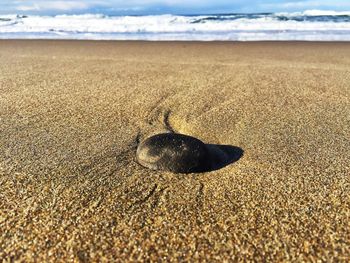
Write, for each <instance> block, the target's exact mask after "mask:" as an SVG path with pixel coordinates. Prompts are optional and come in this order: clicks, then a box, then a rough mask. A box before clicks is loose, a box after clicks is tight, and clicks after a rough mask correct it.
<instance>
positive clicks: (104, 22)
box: [0, 10, 350, 41]
mask: <svg viewBox="0 0 350 263" xmlns="http://www.w3.org/2000/svg"><path fill="white" fill-rule="evenodd" d="M0 39H93V40H199V41H213V40H233V41H259V40H280V41H287V40H306V41H350V11H349V12H335V11H317V10H309V11H305V12H300V13H255V14H214V15H149V16H107V15H103V14H97V15H96V14H85V15H57V16H23V15H17V14H11V15H0Z"/></svg>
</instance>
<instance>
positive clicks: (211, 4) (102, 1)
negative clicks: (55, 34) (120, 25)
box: [0, 0, 350, 14]
mask: <svg viewBox="0 0 350 263" xmlns="http://www.w3.org/2000/svg"><path fill="white" fill-rule="evenodd" d="M349 8H350V1H349V0H322V1H321V0H250V1H247V0H186V1H185V0H0V13H4V14H5V13H12V12H21V13H25V14H61V13H67V14H74V13H106V14H161V13H178V14H193V13H228V12H280V11H285V12H289V11H292V12H294V11H304V10H306V9H321V10H322V9H323V10H337V11H341V10H343V11H344V10H345V9H349Z"/></svg>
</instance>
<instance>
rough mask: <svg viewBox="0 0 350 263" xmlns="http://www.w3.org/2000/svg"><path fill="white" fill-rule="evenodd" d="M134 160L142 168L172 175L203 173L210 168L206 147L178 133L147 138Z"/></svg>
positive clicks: (141, 144)
mask: <svg viewBox="0 0 350 263" xmlns="http://www.w3.org/2000/svg"><path fill="white" fill-rule="evenodd" d="M136 158H137V161H138V163H139V164H141V165H142V166H144V167H147V168H150V169H153V170H164V171H170V172H174V173H195V172H203V171H206V170H208V168H209V166H210V155H209V152H208V149H207V148H206V145H205V144H204V143H203V142H202V141H200V140H198V139H196V138H194V137H191V136H188V135H184V134H179V133H162V134H157V135H154V136H152V137H149V138H148V139H146V140H145V141H143V142H142V143H140V145H139V146H138V148H137V152H136Z"/></svg>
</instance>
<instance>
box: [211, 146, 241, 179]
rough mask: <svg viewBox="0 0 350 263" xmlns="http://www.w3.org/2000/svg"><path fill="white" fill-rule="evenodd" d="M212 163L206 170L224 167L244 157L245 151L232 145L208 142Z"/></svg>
mask: <svg viewBox="0 0 350 263" xmlns="http://www.w3.org/2000/svg"><path fill="white" fill-rule="evenodd" d="M206 147H207V149H208V152H209V155H210V160H211V163H210V165H209V166H208V168H207V169H206V171H205V172H211V171H215V170H219V169H222V168H224V167H226V166H228V165H230V164H233V163H235V162H237V161H238V160H239V159H240V158H242V156H243V154H244V151H243V149H242V148H240V147H236V146H232V145H220V144H206Z"/></svg>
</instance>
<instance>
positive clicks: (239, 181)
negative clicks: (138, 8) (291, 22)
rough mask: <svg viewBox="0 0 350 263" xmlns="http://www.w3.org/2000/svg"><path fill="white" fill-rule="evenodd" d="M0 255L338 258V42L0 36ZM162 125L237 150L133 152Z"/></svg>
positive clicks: (345, 179) (341, 173) (346, 63)
mask: <svg viewBox="0 0 350 263" xmlns="http://www.w3.org/2000/svg"><path fill="white" fill-rule="evenodd" d="M0 59H1V61H2V63H1V64H0V72H1V74H0V92H1V96H0V134H1V136H0V148H1V150H0V258H4V259H5V260H10V261H11V260H20V261H21V260H22V261H27V262H30V261H35V260H37V261H65V262H66V261H83V262H90V261H91V262H93V261H97V260H98V261H111V260H119V261H121V262H122V261H125V260H129V261H159V260H168V261H174V262H175V261H176V262H177V261H186V260H192V261H195V260H208V261H218V262H222V261H223V260H242V261H243V260H256V261H263V260H267V261H303V260H305V261H306V260H308V261H309V260H316V259H320V260H324V261H332V260H333V261H344V262H345V261H347V259H348V258H349V257H350V250H349V247H350V239H349V237H350V223H349V222H350V176H349V171H350V163H349V159H348V156H349V155H350V138H349V134H350V125H349V124H350V94H349V87H350V45H349V44H348V43H346V42H345V43H335V42H334V43H313V42H310V43H303V42H283V43H278V42H257V43H235V42H213V43H201V42H161V43H159V42H114V41H110V42H108V41H107V42H105V41H0ZM169 130H174V131H178V132H181V133H184V134H188V135H191V136H195V137H197V138H199V139H201V140H202V141H205V142H206V143H210V144H220V145H231V146H235V147H240V148H241V149H243V150H244V154H243V156H242V157H241V158H240V159H239V160H237V161H236V162H234V163H232V164H230V165H227V166H225V167H223V168H222V169H218V170H215V171H211V172H208V173H200V174H188V175H181V174H172V173H168V172H161V171H152V170H148V169H145V168H144V167H142V166H140V165H138V164H137V162H136V160H135V153H136V148H137V145H138V143H139V142H140V141H142V140H143V139H145V138H147V137H148V136H150V135H152V134H156V133H159V132H164V131H169Z"/></svg>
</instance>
